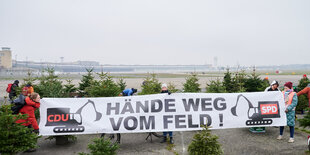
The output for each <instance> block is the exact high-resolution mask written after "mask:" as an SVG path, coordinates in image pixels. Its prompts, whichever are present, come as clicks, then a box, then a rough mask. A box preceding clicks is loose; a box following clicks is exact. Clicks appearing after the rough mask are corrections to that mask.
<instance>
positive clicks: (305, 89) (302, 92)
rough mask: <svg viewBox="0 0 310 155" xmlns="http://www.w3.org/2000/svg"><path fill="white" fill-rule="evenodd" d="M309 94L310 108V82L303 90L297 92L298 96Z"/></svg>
mask: <svg viewBox="0 0 310 155" xmlns="http://www.w3.org/2000/svg"><path fill="white" fill-rule="evenodd" d="M303 94H308V100H309V105H308V106H309V108H310V84H308V86H307V87H305V88H304V89H303V90H301V91H300V92H298V93H297V96H300V95H303Z"/></svg>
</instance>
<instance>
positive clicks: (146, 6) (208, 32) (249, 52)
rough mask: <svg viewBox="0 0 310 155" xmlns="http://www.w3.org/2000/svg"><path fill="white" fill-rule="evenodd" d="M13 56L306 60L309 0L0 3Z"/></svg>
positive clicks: (1, 28) (2, 38)
mask: <svg viewBox="0 0 310 155" xmlns="http://www.w3.org/2000/svg"><path fill="white" fill-rule="evenodd" d="M0 47H10V48H11V50H12V51H13V59H15V57H16V56H17V60H26V57H28V60H33V61H38V62H39V61H50V62H60V57H62V56H63V57H64V61H65V62H72V61H77V60H92V61H98V62H100V63H101V64H185V65H189V64H197V65H199V64H206V63H208V64H210V63H213V59H214V57H217V58H218V64H219V65H223V66H226V65H236V64H240V65H242V66H250V65H281V64H310V61H309V60H310V0H0Z"/></svg>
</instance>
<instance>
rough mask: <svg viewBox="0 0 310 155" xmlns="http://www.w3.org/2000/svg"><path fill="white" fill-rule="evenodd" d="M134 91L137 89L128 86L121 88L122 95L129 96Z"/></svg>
mask: <svg viewBox="0 0 310 155" xmlns="http://www.w3.org/2000/svg"><path fill="white" fill-rule="evenodd" d="M136 92H137V89H134V88H128V89H125V90H123V92H122V96H131V95H133V94H134V93H136Z"/></svg>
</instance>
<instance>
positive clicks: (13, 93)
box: [9, 80, 19, 101]
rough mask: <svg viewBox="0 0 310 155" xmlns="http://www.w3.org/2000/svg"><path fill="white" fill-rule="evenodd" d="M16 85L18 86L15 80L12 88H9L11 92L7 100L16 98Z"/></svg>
mask: <svg viewBox="0 0 310 155" xmlns="http://www.w3.org/2000/svg"><path fill="white" fill-rule="evenodd" d="M18 84H19V81H18V80H15V81H14V83H13V84H12V86H11V90H10V92H9V98H10V100H11V101H12V100H13V97H16V96H17V95H16V91H17V88H18V87H19V86H18Z"/></svg>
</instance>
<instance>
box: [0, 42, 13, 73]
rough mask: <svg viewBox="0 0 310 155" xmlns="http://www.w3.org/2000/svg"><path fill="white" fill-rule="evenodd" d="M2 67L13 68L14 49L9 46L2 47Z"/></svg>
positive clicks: (0, 57) (0, 64) (0, 52)
mask: <svg viewBox="0 0 310 155" xmlns="http://www.w3.org/2000/svg"><path fill="white" fill-rule="evenodd" d="M0 68H1V69H3V68H4V69H11V68H12V51H11V50H10V48H8V47H2V50H1V51H0Z"/></svg>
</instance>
